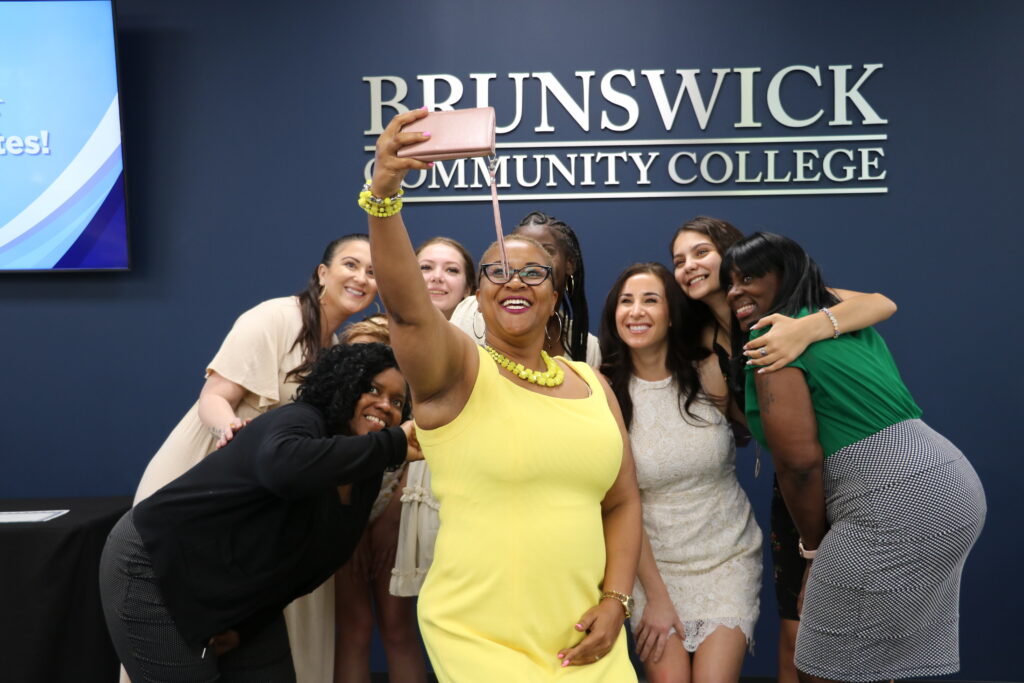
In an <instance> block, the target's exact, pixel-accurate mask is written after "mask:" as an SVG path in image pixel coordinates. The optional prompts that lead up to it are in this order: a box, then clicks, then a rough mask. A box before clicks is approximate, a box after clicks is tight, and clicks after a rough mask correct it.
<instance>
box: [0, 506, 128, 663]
mask: <svg viewBox="0 0 1024 683" xmlns="http://www.w3.org/2000/svg"><path fill="white" fill-rule="evenodd" d="M131 502H132V499H131V498H130V497H117V498H23V499H7V500H0V511H13V510H70V512H68V513H67V514H65V515H62V516H61V517H58V518H56V519H52V520H50V521H48V522H13V523H3V524H0V663H2V664H0V679H2V680H4V681H12V682H15V681H16V682H17V683H63V682H65V681H67V682H68V683H71V682H74V683H93V682H95V683H114V682H116V681H117V679H118V661H117V655H115V654H114V648H113V645H112V644H111V642H110V636H109V635H108V634H107V627H106V623H105V622H104V620H103V612H102V609H101V608H100V597H99V579H98V573H99V561H100V553H101V552H102V551H103V544H104V542H105V541H106V539H107V534H108V533H109V532H110V529H111V528H112V527H113V526H114V523H115V522H117V520H118V519H119V518H120V517H121V515H122V514H124V512H125V511H126V510H127V509H128V508H129V507H131Z"/></svg>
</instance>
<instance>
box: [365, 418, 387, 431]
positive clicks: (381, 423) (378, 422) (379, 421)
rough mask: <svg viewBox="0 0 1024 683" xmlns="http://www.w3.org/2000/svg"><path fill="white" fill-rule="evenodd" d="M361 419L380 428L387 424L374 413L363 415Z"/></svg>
mask: <svg viewBox="0 0 1024 683" xmlns="http://www.w3.org/2000/svg"><path fill="white" fill-rule="evenodd" d="M363 419H364V420H366V421H367V422H369V423H371V424H374V425H377V426H379V427H380V428H381V429H384V428H385V427H387V426H388V423H387V422H385V421H384V419H383V418H380V417H377V416H376V415H363Z"/></svg>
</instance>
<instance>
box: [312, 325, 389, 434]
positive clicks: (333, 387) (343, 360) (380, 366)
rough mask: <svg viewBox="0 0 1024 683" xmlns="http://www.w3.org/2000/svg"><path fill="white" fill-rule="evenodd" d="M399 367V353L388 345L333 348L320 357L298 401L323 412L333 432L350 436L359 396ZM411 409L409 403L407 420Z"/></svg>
mask: <svg viewBox="0 0 1024 683" xmlns="http://www.w3.org/2000/svg"><path fill="white" fill-rule="evenodd" d="M397 367H398V362H397V361H395V354H394V353H393V352H392V351H391V347H390V346H386V345H384V344H378V343H371V344H339V345H337V346H332V347H330V348H328V349H324V350H322V351H320V353H319V354H317V357H316V361H314V363H313V365H312V367H311V368H310V370H309V374H308V375H306V378H305V379H304V380H303V382H302V384H301V385H300V386H299V389H298V391H297V392H296V394H295V400H296V401H302V402H303V403H308V404H309V405H311V406H313V407H314V408H316V409H317V410H319V411H320V412H321V413H323V414H324V419H325V420H326V421H327V428H328V430H329V431H330V432H331V433H334V434H346V435H347V434H349V433H350V431H349V423H350V422H351V421H352V416H353V415H354V414H355V410H356V403H357V402H358V401H359V397H360V396H362V395H363V394H365V393H367V392H368V391H370V386H371V382H372V380H373V378H374V377H376V376H377V375H379V374H380V373H382V372H384V371H385V370H387V369H388V368H397ZM408 410H409V402H408V401H406V403H405V410H404V411H403V415H402V418H403V419H406V418H407V417H408Z"/></svg>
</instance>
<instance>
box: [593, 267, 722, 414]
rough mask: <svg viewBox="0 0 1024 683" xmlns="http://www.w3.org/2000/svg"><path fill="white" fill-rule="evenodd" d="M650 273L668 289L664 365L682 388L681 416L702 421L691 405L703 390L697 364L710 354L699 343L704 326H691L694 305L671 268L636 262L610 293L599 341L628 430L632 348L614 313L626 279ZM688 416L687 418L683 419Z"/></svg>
mask: <svg viewBox="0 0 1024 683" xmlns="http://www.w3.org/2000/svg"><path fill="white" fill-rule="evenodd" d="M640 273H649V274H651V275H653V276H654V277H656V278H658V279H659V280H661V284H662V287H664V288H665V302H666V304H667V306H668V317H669V322H670V325H671V327H670V329H669V334H668V356H667V357H666V358H665V365H666V366H667V369H668V370H669V372H671V373H672V377H674V378H675V380H676V386H678V387H679V414H680V415H682V414H683V413H684V412H685V413H686V415H689V416H690V417H692V418H694V419H696V420H698V421H702V419H701V418H700V417H699V416H698V415H695V414H694V413H693V412H692V411H691V410H690V406H691V405H692V404H693V402H694V401H695V400H696V399H697V396H698V394H699V393H700V391H701V384H700V375H699V374H698V373H697V368H696V365H695V364H696V363H697V362H699V361H701V360H704V359H705V358H707V357H708V356H709V355H710V352H709V351H708V350H707V349H706V348H704V346H703V345H702V344H701V342H700V335H701V327H700V326H698V325H692V324H689V318H690V316H691V311H692V308H693V304H694V303H697V302H693V301H691V300H690V299H687V298H686V297H685V296H684V295H683V290H682V289H680V287H679V284H678V283H677V282H676V281H675V279H674V278H673V277H672V273H670V272H669V270H668V268H666V267H665V266H663V265H661V264H660V263H634V264H633V265H631V266H629V267H628V268H626V269H625V270H624V271H622V274H621V275H619V277H618V279H617V280H615V284H613V285H612V288H611V289H610V290H609V291H608V298H607V299H606V300H605V302H604V310H603V311H602V312H601V329H600V331H599V334H598V339H599V340H600V342H601V372H602V373H603V374H604V375H605V376H606V377H608V383H609V384H610V385H611V387H612V392H613V393H614V394H615V397H616V398H617V399H619V407H620V408H621V409H622V419H623V421H624V422H625V423H626V427H627V428H629V426H630V424H631V423H632V422H633V399H632V398H631V397H630V395H629V378H630V377H631V376H632V375H633V357H632V356H631V355H630V351H629V347H628V346H627V345H626V342H624V341H622V337H620V336H619V332H618V329H617V328H616V326H615V310H616V308H617V307H618V305H619V294H620V293H621V292H622V288H623V287H624V286H625V284H626V280H628V279H629V278H631V277H633V276H634V275H639V274H640ZM684 417H685V416H684Z"/></svg>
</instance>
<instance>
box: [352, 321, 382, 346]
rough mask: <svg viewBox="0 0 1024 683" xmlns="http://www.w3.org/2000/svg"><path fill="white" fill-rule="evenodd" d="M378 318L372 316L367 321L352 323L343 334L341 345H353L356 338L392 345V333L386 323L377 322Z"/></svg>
mask: <svg viewBox="0 0 1024 683" xmlns="http://www.w3.org/2000/svg"><path fill="white" fill-rule="evenodd" d="M376 318H377V316H370V317H368V318H367V319H366V320H360V321H359V322H357V323H352V324H351V325H349V326H348V327H346V328H345V330H344V331H343V332H342V333H341V343H342V344H351V343H352V340H353V339H355V338H356V337H369V338H370V339H372V340H373V341H375V342H380V343H381V344H387V345H388V346H390V345H391V333H390V332H389V331H388V326H387V324H386V323H381V322H378V321H377V320H376Z"/></svg>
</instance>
